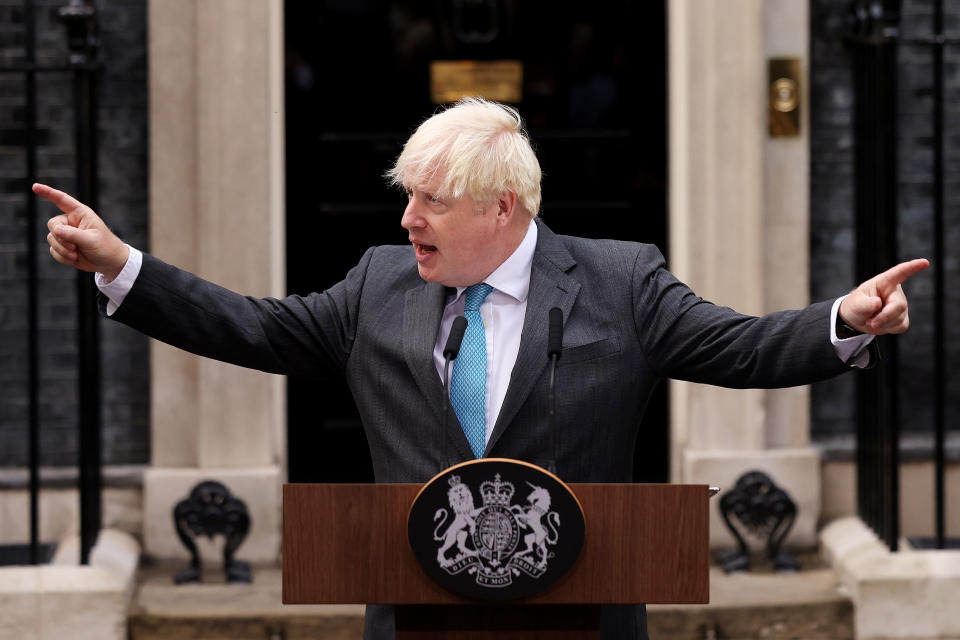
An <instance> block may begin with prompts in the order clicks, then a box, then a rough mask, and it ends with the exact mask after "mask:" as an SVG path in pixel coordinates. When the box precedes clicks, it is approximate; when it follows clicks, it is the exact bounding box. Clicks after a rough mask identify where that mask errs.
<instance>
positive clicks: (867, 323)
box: [840, 258, 930, 335]
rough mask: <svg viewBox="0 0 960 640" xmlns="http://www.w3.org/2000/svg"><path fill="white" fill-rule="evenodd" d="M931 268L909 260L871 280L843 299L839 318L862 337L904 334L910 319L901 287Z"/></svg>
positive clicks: (926, 263) (920, 262) (922, 261)
mask: <svg viewBox="0 0 960 640" xmlns="http://www.w3.org/2000/svg"><path fill="white" fill-rule="evenodd" d="M929 266H930V262H929V261H928V260H926V259H925V258H920V259H918V260H910V261H909V262H902V263H900V264H898V265H897V266H895V267H891V268H890V269H888V270H886V271H884V272H883V273H881V274H880V275H876V276H874V277H872V278H870V279H869V280H867V281H866V282H864V283H863V284H861V285H860V286H859V287H857V288H856V289H854V290H853V291H852V292H850V295H848V296H847V297H846V298H844V299H843V302H841V303H840V318H841V319H842V320H843V321H844V322H845V323H846V324H847V325H848V326H850V327H852V328H854V329H856V330H857V331H862V332H863V333H872V334H874V335H882V334H884V333H903V332H904V331H906V330H907V328H908V327H909V326H910V316H909V314H908V313H907V296H906V295H904V293H903V288H902V287H901V286H900V285H901V284H902V283H903V282H904V281H905V280H906V279H907V278H909V277H910V276H912V275H914V274H917V273H919V272H921V271H923V270H924V269H926V268H927V267H929Z"/></svg>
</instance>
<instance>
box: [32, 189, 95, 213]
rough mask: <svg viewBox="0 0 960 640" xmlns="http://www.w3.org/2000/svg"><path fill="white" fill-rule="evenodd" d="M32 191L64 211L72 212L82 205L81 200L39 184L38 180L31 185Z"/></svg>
mask: <svg viewBox="0 0 960 640" xmlns="http://www.w3.org/2000/svg"><path fill="white" fill-rule="evenodd" d="M33 192H34V193H35V194H37V195H38V196H40V197H41V198H43V199H44V200H49V201H50V202H52V203H53V204H55V205H57V208H58V209H60V211H63V212H64V213H73V212H74V211H76V210H77V209H80V208H82V207H83V206H84V205H83V203H82V202H80V201H79V200H77V199H76V198H74V197H73V196H71V195H70V194H69V193H64V192H63V191H60V190H59V189H54V188H53V187H49V186H47V185H45V184H40V183H39V182H37V183H35V184H34V185H33Z"/></svg>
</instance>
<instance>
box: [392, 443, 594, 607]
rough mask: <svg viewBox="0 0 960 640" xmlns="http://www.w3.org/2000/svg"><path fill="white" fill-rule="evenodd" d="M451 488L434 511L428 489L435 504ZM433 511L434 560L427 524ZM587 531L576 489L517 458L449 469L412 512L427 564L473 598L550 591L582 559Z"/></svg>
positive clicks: (416, 542)
mask: <svg viewBox="0 0 960 640" xmlns="http://www.w3.org/2000/svg"><path fill="white" fill-rule="evenodd" d="M484 471H488V473H487V474H484V473H483V472H484ZM438 481H442V484H441V482H438ZM431 486H432V487H433V490H432V491H429V492H428V491H427V488H428V487H431ZM444 486H445V487H446V492H445V493H446V495H445V497H446V500H444V502H445V503H446V504H444V505H443V506H436V507H434V508H432V509H431V506H428V505H429V504H430V502H431V500H430V498H425V495H424V494H427V495H432V500H433V501H434V502H433V505H436V504H437V502H438V501H437V500H436V499H437V498H438V497H439V496H438V495H437V494H438V493H439V491H440V490H442V487H444ZM518 488H519V489H520V491H519V492H518ZM475 491H479V498H480V501H481V504H479V505H478V504H477V500H476V496H477V494H476V493H475ZM555 496H556V498H555ZM557 499H559V500H557ZM555 502H559V503H560V504H559V506H554V503H555ZM430 510H432V517H431V518H430V521H431V522H430V524H431V525H432V532H431V534H430V536H429V541H430V542H432V545H433V546H432V549H430V551H432V554H431V556H432V557H430V558H429V560H427V558H426V557H424V556H425V555H426V553H427V550H428V549H429V547H428V546H427V540H424V537H425V536H424V535H423V533H424V530H423V529H424V522H422V521H424V520H425V516H426V514H427V512H428V511H430ZM561 525H563V526H561ZM583 536H584V523H583V513H582V511H581V510H580V508H579V503H578V502H577V501H576V498H575V497H574V496H573V494H572V493H571V492H570V490H569V488H568V487H566V485H564V484H563V483H562V482H560V481H559V480H558V479H557V478H556V477H555V476H553V475H551V474H549V473H548V472H547V471H545V470H542V469H540V468H539V467H535V466H533V465H529V464H526V463H518V462H515V461H511V460H478V461H475V462H469V463H465V464H464V465H457V466H456V467H452V468H451V469H448V470H447V471H445V472H443V473H442V474H440V476H438V477H437V478H434V480H433V481H431V483H429V484H428V485H427V487H425V489H424V491H423V492H421V496H418V498H417V501H416V502H415V504H414V508H413V509H411V514H410V539H411V545H412V546H413V548H414V552H415V553H416V554H417V556H418V558H419V559H420V562H421V564H422V565H423V566H424V569H426V570H427V572H428V573H430V574H431V575H432V576H434V578H435V579H438V581H440V582H441V583H442V584H444V586H447V587H448V588H451V589H452V590H453V591H456V592H458V593H461V594H463V595H469V596H471V597H480V598H487V599H491V598H492V599H504V598H513V597H522V596H524V595H530V593H534V592H536V591H539V590H541V589H542V588H545V587H546V586H547V585H548V584H550V583H552V582H553V580H555V579H556V578H557V577H559V575H562V574H563V573H565V572H566V570H567V569H568V568H569V567H570V566H571V565H572V564H573V561H574V560H576V557H577V555H578V554H579V551H580V548H581V547H582V545H583ZM567 538H569V540H567ZM558 556H561V557H560V558H558ZM554 565H557V566H556V569H558V571H553V569H554V568H555V567H554ZM551 574H553V575H552V576H551ZM545 576H546V577H545ZM541 582H542V584H541ZM464 591H466V593H464Z"/></svg>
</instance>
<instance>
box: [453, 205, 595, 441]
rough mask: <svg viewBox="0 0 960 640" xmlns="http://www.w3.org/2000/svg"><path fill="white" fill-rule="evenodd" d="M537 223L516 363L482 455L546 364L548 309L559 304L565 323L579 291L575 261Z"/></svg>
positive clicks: (521, 402) (547, 230)
mask: <svg viewBox="0 0 960 640" xmlns="http://www.w3.org/2000/svg"><path fill="white" fill-rule="evenodd" d="M537 224H538V225H539V228H538V230H537V234H538V236H537V249H536V252H535V253H534V256H533V265H532V267H531V270H530V293H529V295H528V297H527V311H526V315H525V317H524V319H523V331H522V332H521V334H520V351H519V352H518V353H517V362H516V364H515V365H514V367H513V372H512V373H511V374H510V386H509V387H508V389H507V395H506V397H505V398H504V400H503V406H502V407H501V409H500V415H499V416H498V417H497V422H496V424H495V425H494V428H493V433H492V434H491V435H490V440H489V441H488V442H487V448H486V451H485V452H484V455H489V452H490V451H491V450H492V449H493V447H494V445H495V444H496V443H497V440H499V439H500V436H501V435H503V432H504V431H506V429H507V427H508V425H510V423H511V422H512V421H513V418H514V417H515V416H516V415H517V411H519V410H520V407H521V406H523V403H524V402H525V401H526V400H527V397H528V396H529V395H530V392H531V391H532V390H533V387H534V385H535V384H536V381H537V379H538V378H539V377H540V376H541V375H542V374H543V370H544V369H545V368H546V366H547V328H548V318H549V313H550V309H552V308H553V307H559V308H560V310H561V311H562V312H563V319H564V324H566V319H567V317H568V316H569V315H570V309H572V308H573V303H574V301H575V300H576V299H577V294H578V293H579V292H580V283H579V282H577V281H575V280H574V279H573V278H571V277H570V276H569V275H567V271H569V270H570V269H571V268H572V267H573V266H574V265H575V264H576V261H575V260H574V259H573V256H571V255H570V253H569V252H568V251H567V250H566V248H565V247H564V246H563V243H562V242H561V241H560V239H559V238H558V237H557V236H556V235H555V234H554V233H553V232H552V231H550V230H549V229H548V228H547V227H546V226H544V225H543V224H542V223H540V222H539V221H538V222H537ZM464 441H466V438H464Z"/></svg>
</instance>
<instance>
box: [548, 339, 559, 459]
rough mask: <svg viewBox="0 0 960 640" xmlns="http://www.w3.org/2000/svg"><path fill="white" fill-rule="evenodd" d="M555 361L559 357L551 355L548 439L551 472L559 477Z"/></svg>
mask: <svg viewBox="0 0 960 640" xmlns="http://www.w3.org/2000/svg"><path fill="white" fill-rule="evenodd" d="M557 360H559V356H558V355H557V354H553V355H551V356H550V398H549V401H550V423H549V424H550V438H551V440H553V469H552V471H553V473H554V474H555V475H558V476H559V475H560V472H559V471H558V469H557V467H558V464H559V459H558V458H559V457H560V438H559V436H557V425H556V421H555V420H554V412H555V410H556V404H557V402H556V398H555V391H554V386H553V383H554V377H555V375H556V373H557Z"/></svg>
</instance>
